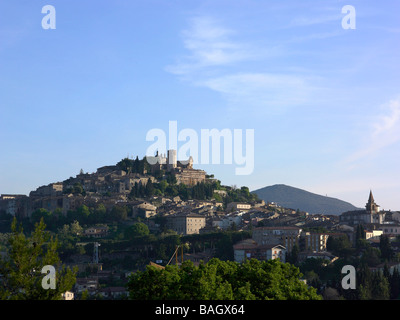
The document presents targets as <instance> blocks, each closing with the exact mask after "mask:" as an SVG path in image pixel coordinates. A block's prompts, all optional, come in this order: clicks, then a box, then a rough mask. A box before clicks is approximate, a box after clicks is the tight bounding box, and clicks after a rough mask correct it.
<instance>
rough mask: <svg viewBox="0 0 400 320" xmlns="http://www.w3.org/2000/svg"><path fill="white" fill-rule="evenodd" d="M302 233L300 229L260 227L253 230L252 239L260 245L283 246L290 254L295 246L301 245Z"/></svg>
mask: <svg viewBox="0 0 400 320" xmlns="http://www.w3.org/2000/svg"><path fill="white" fill-rule="evenodd" d="M301 232H302V229H300V228H299V227H288V226H276V227H260V228H254V229H253V236H252V238H253V240H254V241H255V242H257V243H259V244H260V245H271V244H275V245H277V244H281V245H282V246H284V247H285V248H286V249H287V250H288V251H289V252H290V251H291V250H292V248H293V246H294V245H295V244H297V245H298V244H299V238H300V234H301Z"/></svg>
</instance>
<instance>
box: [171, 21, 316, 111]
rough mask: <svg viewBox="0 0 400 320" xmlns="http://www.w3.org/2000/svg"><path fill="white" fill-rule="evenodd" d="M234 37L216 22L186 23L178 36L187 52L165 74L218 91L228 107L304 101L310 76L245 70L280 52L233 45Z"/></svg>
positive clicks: (266, 106) (263, 106)
mask: <svg viewBox="0 0 400 320" xmlns="http://www.w3.org/2000/svg"><path fill="white" fill-rule="evenodd" d="M234 36H238V33H237V32H236V31H234V30H232V29H229V28H226V27H224V26H222V25H221V23H220V22H218V21H217V20H216V19H213V18H210V17H197V18H194V19H191V20H190V23H189V28H188V29H186V30H184V31H183V32H182V37H183V44H184V47H185V48H186V49H187V50H188V53H189V54H188V55H187V56H185V57H181V59H180V61H179V62H178V63H176V64H174V65H169V66H167V67H166V71H168V72H170V73H172V74H175V75H177V76H179V77H180V79H181V80H184V81H187V82H188V83H190V84H191V85H195V86H200V87H206V88H209V89H210V90H213V91H215V92H218V93H220V94H221V95H222V96H223V97H224V98H225V99H226V100H227V101H228V102H229V104H230V106H231V107H232V104H233V105H235V106H239V107H240V106H246V107H247V108H248V107H253V108H258V110H261V109H263V110H269V111H271V110H273V109H274V108H275V110H276V108H280V107H282V106H289V105H293V104H298V103H303V102H305V101H306V99H307V98H308V97H309V96H310V92H311V91H312V87H311V85H310V79H311V77H305V76H303V75H302V74H301V73H294V72H290V71H288V72H287V73H285V71H283V70H282V72H277V73H274V72H268V71H261V70H260V71H257V72H255V71H254V70H250V69H247V66H248V64H247V63H249V62H254V61H256V60H257V61H265V60H266V59H268V58H271V56H275V55H277V50H278V51H279V50H280V49H277V48H276V47H271V48H260V47H258V46H257V45H254V44H253V43H249V42H248V41H247V42H245V43H243V42H239V41H234V40H232V38H233V37H234ZM268 63H270V62H268Z"/></svg>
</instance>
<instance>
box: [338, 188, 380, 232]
mask: <svg viewBox="0 0 400 320" xmlns="http://www.w3.org/2000/svg"><path fill="white" fill-rule="evenodd" d="M384 220H385V212H384V211H381V210H380V207H379V206H378V205H377V204H376V203H375V200H374V196H373V195H372V191H370V193H369V198H368V202H367V204H366V205H365V210H354V211H347V212H344V213H342V214H341V215H340V217H339V221H340V223H343V224H347V225H353V226H355V225H358V224H363V225H366V224H372V223H374V224H383V222H384Z"/></svg>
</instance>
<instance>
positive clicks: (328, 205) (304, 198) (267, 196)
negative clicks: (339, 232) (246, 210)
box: [252, 184, 359, 215]
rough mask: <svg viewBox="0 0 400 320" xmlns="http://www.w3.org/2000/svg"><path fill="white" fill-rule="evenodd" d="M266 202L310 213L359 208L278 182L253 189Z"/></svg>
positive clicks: (338, 213)
mask: <svg viewBox="0 0 400 320" xmlns="http://www.w3.org/2000/svg"><path fill="white" fill-rule="evenodd" d="M252 193H255V194H257V195H258V197H259V198H260V199H262V200H264V201H265V202H267V201H269V202H275V203H277V204H278V205H279V206H281V207H285V208H290V209H294V210H297V209H300V210H301V211H306V212H308V213H310V214H316V213H323V214H332V215H340V214H341V213H343V212H346V211H351V210H358V209H359V208H357V207H355V206H353V205H352V204H351V203H348V202H345V201H342V200H339V199H336V198H330V197H326V196H321V195H318V194H315V193H311V192H308V191H305V190H302V189H298V188H294V187H290V186H286V185H284V184H276V185H273V186H269V187H264V188H261V189H258V190H254V191H252Z"/></svg>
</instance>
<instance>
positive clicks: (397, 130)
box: [346, 98, 400, 163]
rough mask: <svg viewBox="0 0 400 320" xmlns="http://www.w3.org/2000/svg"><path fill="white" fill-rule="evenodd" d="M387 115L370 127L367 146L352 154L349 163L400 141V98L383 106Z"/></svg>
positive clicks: (378, 117)
mask: <svg viewBox="0 0 400 320" xmlns="http://www.w3.org/2000/svg"><path fill="white" fill-rule="evenodd" d="M381 108H382V109H384V110H385V114H381V115H379V116H377V117H376V119H375V120H374V122H373V123H371V125H370V126H369V128H368V129H369V130H370V132H371V133H370V134H369V136H368V140H367V142H366V145H365V146H363V147H362V148H360V149H359V150H357V151H356V152H354V153H353V154H351V155H350V156H349V157H348V158H347V159H346V162H347V163H354V162H356V161H358V160H360V159H362V158H364V157H366V156H369V155H376V154H378V153H379V152H381V151H382V150H383V149H384V148H387V147H389V146H392V145H393V144H395V143H397V142H399V141H400V98H397V99H394V100H390V101H389V102H388V103H386V104H384V105H382V106H381Z"/></svg>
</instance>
